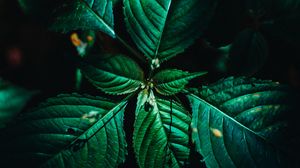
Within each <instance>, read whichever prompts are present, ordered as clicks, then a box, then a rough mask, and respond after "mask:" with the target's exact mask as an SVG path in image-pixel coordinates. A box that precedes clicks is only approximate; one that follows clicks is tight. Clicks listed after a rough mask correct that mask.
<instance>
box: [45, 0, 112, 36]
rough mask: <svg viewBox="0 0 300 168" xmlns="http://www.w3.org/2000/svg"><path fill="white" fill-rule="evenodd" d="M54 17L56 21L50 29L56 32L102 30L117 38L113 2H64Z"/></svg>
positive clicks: (97, 0)
mask: <svg viewBox="0 0 300 168" xmlns="http://www.w3.org/2000/svg"><path fill="white" fill-rule="evenodd" d="M54 16H55V19H54V21H53V24H52V25H51V27H50V28H51V29H53V30H55V31H62V32H68V31H71V30H78V29H81V30H100V31H102V32H104V33H106V34H108V35H110V36H111V37H113V38H114V37H115V32H114V27H113V26H114V16H113V5H112V1H111V0H94V1H90V0H73V1H68V2H64V3H62V4H61V5H60V7H59V8H57V9H56V10H55V12H54Z"/></svg>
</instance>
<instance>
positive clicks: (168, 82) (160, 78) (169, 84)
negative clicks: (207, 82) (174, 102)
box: [153, 69, 206, 95]
mask: <svg viewBox="0 0 300 168" xmlns="http://www.w3.org/2000/svg"><path fill="white" fill-rule="evenodd" d="M204 74H206V72H196V73H189V72H186V71H181V70H177V69H167V70H162V71H160V72H158V73H157V74H156V75H154V77H153V81H154V84H155V89H156V91H157V92H158V93H160V94H163V95H173V94H176V93H179V92H180V91H181V90H182V89H184V87H185V85H187V84H188V82H189V80H191V79H193V78H196V77H198V76H201V75H204Z"/></svg>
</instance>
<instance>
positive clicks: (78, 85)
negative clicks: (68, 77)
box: [75, 68, 82, 91]
mask: <svg viewBox="0 0 300 168" xmlns="http://www.w3.org/2000/svg"><path fill="white" fill-rule="evenodd" d="M75 78H76V79H75V80H76V81H75V89H76V90H77V91H79V90H80V88H81V83H82V74H81V72H80V69H79V68H77V69H76V74H75Z"/></svg>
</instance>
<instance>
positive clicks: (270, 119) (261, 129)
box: [188, 77, 299, 168]
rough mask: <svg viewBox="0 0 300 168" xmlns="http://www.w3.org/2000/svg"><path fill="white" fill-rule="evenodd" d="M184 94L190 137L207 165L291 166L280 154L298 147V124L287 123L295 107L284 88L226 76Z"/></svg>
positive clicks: (273, 83)
mask: <svg viewBox="0 0 300 168" xmlns="http://www.w3.org/2000/svg"><path fill="white" fill-rule="evenodd" d="M188 98H189V100H190V102H191V105H192V110H193V119H192V130H193V133H192V138H193V141H194V142H195V144H196V149H197V151H198V152H200V153H201V155H203V158H204V159H203V160H204V161H205V163H206V165H207V167H213V168H218V167H237V168H238V167H243V168H247V167H249V168H250V167H251V168H252V167H294V165H292V164H293V162H288V161H287V160H286V159H289V157H290V155H293V154H295V153H293V152H292V151H293V149H294V152H295V151H296V152H298V149H299V148H297V145H295V143H293V142H297V143H298V141H295V140H297V138H298V137H299V135H298V133H296V134H295V132H299V127H296V126H295V125H292V123H291V122H289V121H290V118H293V116H292V115H295V114H293V113H291V112H297V111H293V107H295V104H293V100H295V99H291V98H293V97H292V96H291V95H290V94H289V93H288V92H287V88H285V87H283V86H281V85H279V84H278V83H275V82H271V81H263V80H256V79H253V78H251V79H249V78H242V77H241V78H227V79H225V80H221V81H219V82H217V83H215V84H213V85H211V86H208V87H205V88H204V89H202V90H200V91H198V92H196V95H193V94H190V95H188ZM289 117H290V118H289ZM289 133H291V134H289ZM298 146H299V145H298Z"/></svg>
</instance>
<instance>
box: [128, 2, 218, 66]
mask: <svg viewBox="0 0 300 168" xmlns="http://www.w3.org/2000/svg"><path fill="white" fill-rule="evenodd" d="M124 6H125V8H124V13H125V16H126V19H125V21H126V25H127V29H128V31H129V33H130V35H131V37H132V38H133V40H134V42H135V43H136V45H137V46H138V48H139V49H140V50H141V51H142V52H143V53H144V54H145V55H146V56H147V57H148V58H150V59H155V58H158V59H159V60H160V61H165V60H167V59H169V58H171V57H173V56H175V55H177V54H178V53H181V52H183V51H184V49H185V48H187V47H188V46H190V45H191V44H192V43H193V41H194V40H195V39H196V38H198V37H199V36H200V35H201V34H202V32H203V30H204V28H206V26H207V24H208V22H209V20H210V18H211V16H212V14H213V12H214V9H215V6H216V1H208V0H124Z"/></svg>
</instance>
